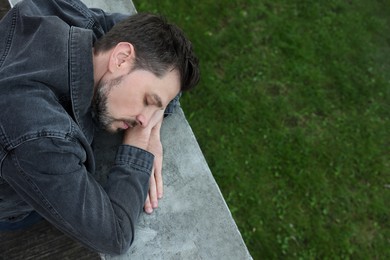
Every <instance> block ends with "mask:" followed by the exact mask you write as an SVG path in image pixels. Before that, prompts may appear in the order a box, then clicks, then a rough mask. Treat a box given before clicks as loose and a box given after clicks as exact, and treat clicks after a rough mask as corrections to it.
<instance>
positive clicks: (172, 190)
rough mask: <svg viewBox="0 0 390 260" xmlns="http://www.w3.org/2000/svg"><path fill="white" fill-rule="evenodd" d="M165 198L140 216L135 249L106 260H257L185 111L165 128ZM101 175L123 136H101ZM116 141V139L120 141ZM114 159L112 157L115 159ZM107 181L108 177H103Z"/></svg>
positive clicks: (178, 113) (98, 146) (99, 148)
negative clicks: (202, 150) (247, 244)
mask: <svg viewBox="0 0 390 260" xmlns="http://www.w3.org/2000/svg"><path fill="white" fill-rule="evenodd" d="M161 134H162V140H163V146H164V163H163V174H164V176H163V178H164V184H165V191H164V198H163V199H162V200H161V201H160V204H159V208H158V209H157V210H155V211H154V213H153V214H152V215H147V214H143V215H142V216H141V218H140V221H139V224H138V227H137V231H136V239H135V241H134V244H133V246H132V247H131V249H130V251H129V252H128V253H127V254H125V255H122V256H115V257H114V256H107V255H106V256H103V257H105V259H251V256H250V255H249V252H248V250H247V248H246V246H245V244H244V242H243V240H242V237H241V234H240V232H239V231H238V229H237V226H236V224H235V222H234V220H233V218H232V216H231V214H230V211H229V209H228V207H227V205H226V203H225V201H224V199H223V197H222V195H221V192H220V190H219V188H218V186H217V184H216V182H215V180H214V178H213V176H212V174H211V172H210V169H209V167H208V166H207V163H206V161H205V159H204V156H203V154H202V152H201V150H200V148H199V145H198V143H197V141H196V139H195V136H194V134H193V132H192V130H191V128H190V126H189V124H188V122H187V120H186V119H185V116H184V113H183V111H182V109H181V107H178V108H177V109H176V111H175V113H174V114H173V115H172V116H170V117H168V118H166V119H165V121H164V123H163V126H162V133H161ZM98 139H99V140H100V142H99V144H98V145H97V146H96V148H95V149H96V151H97V157H98V158H97V160H98V161H99V165H98V168H97V169H98V171H99V172H105V170H106V169H108V167H109V162H108V160H109V159H110V158H108V157H107V150H105V152H103V149H107V147H109V150H110V151H111V152H112V156H113V155H114V151H115V147H116V143H119V142H120V140H121V139H120V137H119V138H118V137H116V136H109V135H107V134H105V133H101V134H100V136H99V137H98ZM114 139H115V140H114ZM112 156H110V157H112ZM101 177H102V178H104V176H101Z"/></svg>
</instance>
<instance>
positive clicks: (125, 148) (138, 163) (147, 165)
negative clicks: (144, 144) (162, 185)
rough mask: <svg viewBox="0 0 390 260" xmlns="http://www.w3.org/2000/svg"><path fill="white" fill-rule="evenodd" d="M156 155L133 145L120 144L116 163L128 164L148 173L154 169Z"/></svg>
mask: <svg viewBox="0 0 390 260" xmlns="http://www.w3.org/2000/svg"><path fill="white" fill-rule="evenodd" d="M153 161H154V155H153V154H152V153H150V152H148V151H146V150H143V149H140V148H138V147H135V146H131V145H124V144H123V145H120V146H119V148H118V151H117V153H116V157H115V163H116V164H122V165H123V164H126V165H129V166H132V167H136V168H138V169H140V170H142V171H146V172H148V173H150V172H152V169H153Z"/></svg>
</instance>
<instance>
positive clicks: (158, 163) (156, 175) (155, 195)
mask: <svg viewBox="0 0 390 260" xmlns="http://www.w3.org/2000/svg"><path fill="white" fill-rule="evenodd" d="M160 128H161V123H160V124H159V125H158V126H156V127H155V128H153V129H152V133H151V135H150V141H149V146H148V149H147V150H148V151H149V152H151V153H153V155H154V164H153V170H152V174H151V176H150V180H149V192H148V196H147V197H146V201H145V206H144V209H145V212H146V213H148V214H150V213H152V212H153V209H155V208H157V207H158V200H159V199H161V198H162V196H163V181H162V173H161V172H162V158H163V148H162V144H161V141H160Z"/></svg>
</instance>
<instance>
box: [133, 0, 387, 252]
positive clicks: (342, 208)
mask: <svg viewBox="0 0 390 260" xmlns="http://www.w3.org/2000/svg"><path fill="white" fill-rule="evenodd" d="M134 3H135V5H136V6H137V9H138V11H140V12H142V11H149V12H153V13H161V14H163V15H165V16H166V17H167V18H168V20H169V21H172V22H174V23H176V24H178V25H179V26H180V27H182V28H183V29H184V31H185V32H186V34H187V35H188V37H189V38H190V39H191V40H192V42H193V44H194V47H195V50H196V52H197V53H198V56H199V58H200V61H201V70H202V79H201V83H200V85H199V86H198V88H197V89H195V90H193V91H192V92H189V93H185V94H184V95H183V97H182V99H181V104H182V107H183V109H184V112H185V113H186V116H187V119H188V121H189V122H190V124H191V126H192V128H193V131H194V133H195V135H196V137H197V138H198V141H199V144H200V146H201V148H202V151H203V152H204V155H205V157H206V159H207V162H208V164H209V166H210V168H211V171H212V173H213V175H214V177H215V179H216V181H217V183H218V185H219V187H220V188H221V191H222V193H223V195H224V197H225V199H226V201H227V203H228V205H229V208H230V210H231V212H232V214H233V217H234V219H235V221H236V222H237V225H238V227H239V229H240V231H241V233H242V235H243V238H244V240H245V242H246V244H247V246H248V249H249V250H250V253H251V255H252V256H253V258H254V259H286V258H287V259H288V258H294V259H295V258H300V259H390V250H389V245H390V219H389V213H390V210H389V206H390V170H389V169H390V164H389V161H390V160H389V159H390V158H389V157H390V156H389V155H390V153H389V146H390V135H389V130H388V129H390V124H389V114H390V112H389V111H390V107H389V105H390V73H389V72H390V36H389V35H390V3H389V1H388V0H382V1H380V0H356V1H347V0H328V1H323V0H320V1H306V0H273V1H270V0H263V1H259V0H257V1H254V0H247V1H243V0H235V1H222V0H214V1H210V0H204V1H185V0H176V1H169V0H165V1H158V0H153V1H152V0H143V1H137V0H134Z"/></svg>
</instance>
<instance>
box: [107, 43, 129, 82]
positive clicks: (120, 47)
mask: <svg viewBox="0 0 390 260" xmlns="http://www.w3.org/2000/svg"><path fill="white" fill-rule="evenodd" d="M134 60H135V52H134V46H133V45H132V44H131V43H129V42H120V43H118V44H117V45H116V46H115V47H114V48H113V50H112V52H111V55H110V60H109V65H108V69H109V71H110V72H112V73H119V74H122V73H129V71H130V70H131V68H132V66H133V63H134Z"/></svg>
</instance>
